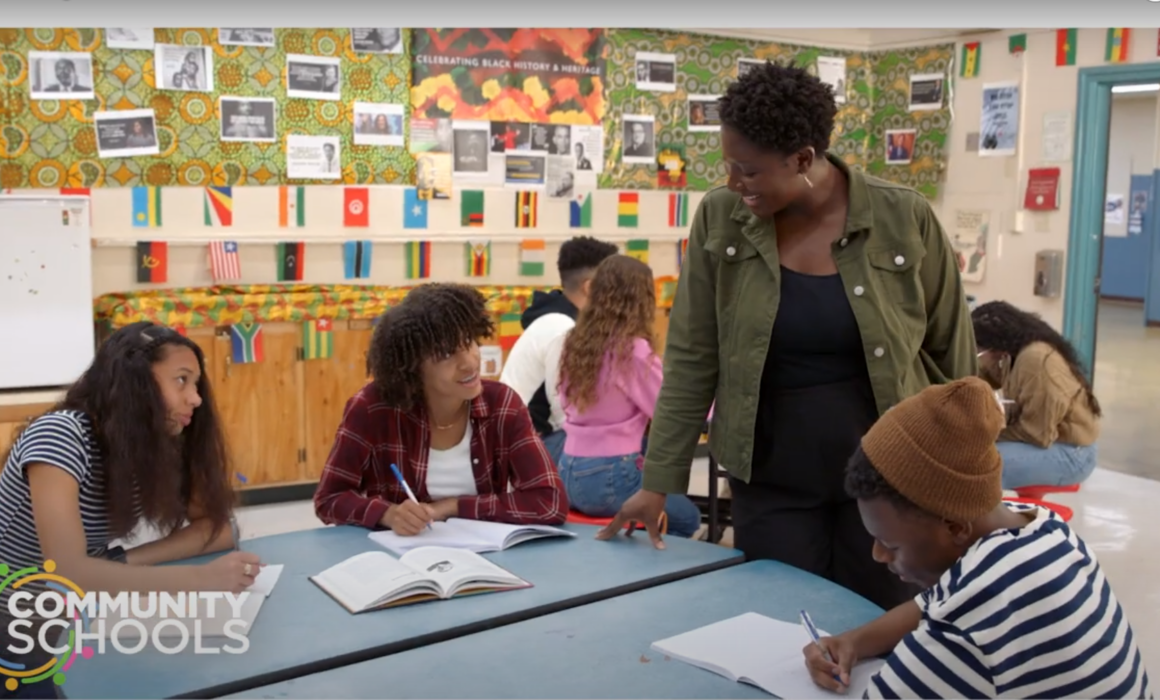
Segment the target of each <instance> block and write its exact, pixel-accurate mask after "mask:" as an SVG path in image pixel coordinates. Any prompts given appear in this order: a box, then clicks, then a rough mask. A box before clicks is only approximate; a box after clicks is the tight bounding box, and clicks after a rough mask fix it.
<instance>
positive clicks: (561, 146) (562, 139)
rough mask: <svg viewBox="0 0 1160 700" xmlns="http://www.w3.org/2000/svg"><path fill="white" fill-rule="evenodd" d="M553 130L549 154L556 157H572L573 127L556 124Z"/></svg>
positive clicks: (549, 143)
mask: <svg viewBox="0 0 1160 700" xmlns="http://www.w3.org/2000/svg"><path fill="white" fill-rule="evenodd" d="M551 129H552V132H551V138H550V140H549V141H548V153H550V154H552V155H554V156H570V155H572V127H571V126H569V125H567V124H556V125H554V126H552V127H551Z"/></svg>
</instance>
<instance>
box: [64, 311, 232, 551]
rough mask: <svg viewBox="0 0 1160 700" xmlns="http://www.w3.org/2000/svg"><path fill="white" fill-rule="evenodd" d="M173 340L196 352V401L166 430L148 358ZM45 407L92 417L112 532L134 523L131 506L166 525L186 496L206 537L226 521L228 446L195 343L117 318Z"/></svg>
mask: <svg viewBox="0 0 1160 700" xmlns="http://www.w3.org/2000/svg"><path fill="white" fill-rule="evenodd" d="M177 346H180V347H186V348H189V349H190V350H192V351H193V354H194V355H196V356H197V365H198V368H199V369H200V370H201V377H200V379H198V382H197V391H198V394H199V395H200V396H201V405H200V406H198V407H197V408H196V409H195V410H194V411H193V417H192V420H191V421H190V424H189V425H188V426H186V428H185V429H184V430H182V432H181V435H180V436H177V437H174V436H173V435H171V434H170V432H169V424H168V420H169V418H168V416H169V411H168V409H167V408H166V406H165V401H164V399H163V398H162V395H161V389H160V387H158V386H157V380H156V379H155V378H154V376H153V365H154V364H155V363H157V362H160V361H162V360H164V359H165V357H166V356H167V354H168V353H169V352H170V351H171V350H172V348H174V347H177ZM53 411H79V412H82V413H84V414H86V415H88V417H89V418H90V419H91V420H92V422H93V428H94V432H95V434H96V439H97V445H98V446H99V448H100V450H101V462H102V464H103V468H104V470H105V475H106V478H105V497H106V504H107V513H108V518H109V526H110V530H111V532H112V534H113V536H114V537H117V538H120V537H125V536H126V535H128V534H129V533H131V532H132V531H133V530H134V528H136V526H137V525H138V519H137V518H138V515H137V509H138V508H140V511H141V518H143V519H144V520H145V521H147V522H149V523H150V524H152V525H153V526H155V527H157V528H158V529H159V530H161V532H163V533H170V532H173V531H174V530H176V529H177V528H179V527H181V526H182V524H183V523H184V521H185V519H186V517H187V515H188V512H189V507H190V505H191V502H192V501H193V499H197V505H198V506H199V507H200V509H201V510H202V516H203V517H205V518H208V519H209V520H210V521H211V522H212V523H213V531H212V533H211V534H210V536H209V540H207V543H208V542H209V541H212V540H213V539H214V538H216V537H217V536H218V534H220V533H221V532H222V530H223V529H225V528H228V527H229V523H230V515H231V512H232V510H233V505H234V494H233V489H232V486H231V482H230V478H229V475H230V474H231V472H230V465H229V461H230V460H229V454H228V452H227V450H226V445H225V438H224V437H223V434H222V429H221V424H220V421H219V419H218V414H217V409H216V407H215V405H214V400H213V393H212V392H211V390H210V383H209V378H208V377H207V376H206V373H205V356H204V355H203V353H202V351H201V348H200V347H198V345H197V343H194V342H193V341H192V340H190V339H189V338H186V337H185V336H183V335H181V334H180V333H178V332H176V331H174V330H172V329H169V328H166V327H164V326H158V325H155V324H153V323H149V322H148V321H141V322H138V323H133V324H130V325H128V326H125V327H124V328H121V329H120V330H118V331H116V332H115V333H113V334H112V335H111V336H110V337H109V338H108V340H106V341H105V342H104V343H102V344H101V346H100V347H99V348H98V349H97V354H96V358H95V359H94V360H93V364H92V365H90V366H89V368H88V369H87V370H86V371H85V373H84V374H83V375H81V378H80V379H78V380H77V382H76V383H75V384H73V385H72V386H71V387H70V388H69V390H68V391H67V392H66V394H65V396H64V399H63V400H61V401H60V403H58V404H57V405H56V406H54V407H53V408H52V409H51V411H50V412H53Z"/></svg>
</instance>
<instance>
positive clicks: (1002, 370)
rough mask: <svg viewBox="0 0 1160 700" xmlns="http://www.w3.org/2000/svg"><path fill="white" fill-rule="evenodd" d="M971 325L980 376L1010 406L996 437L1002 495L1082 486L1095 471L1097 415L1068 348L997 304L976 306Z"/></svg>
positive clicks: (1033, 321) (1034, 319) (1026, 316)
mask: <svg viewBox="0 0 1160 700" xmlns="http://www.w3.org/2000/svg"><path fill="white" fill-rule="evenodd" d="M971 319H972V321H973V322H974V325H975V340H976V342H977V343H978V346H979V368H980V373H981V375H982V376H983V378H984V379H986V380H987V381H988V382H989V383H990V384H991V385H992V386H993V387H994V388H996V389H1000V390H1002V392H1003V397H1004V398H1006V399H1008V400H1011V401H1014V408H1012V409H1011V410H1010V411H1009V416H1010V420H1009V423H1008V425H1007V428H1006V429H1005V430H1004V431H1003V433H1002V434H1001V435H1000V436H999V454H1001V455H1003V488H1005V489H1017V488H1021V487H1024V486H1039V485H1042V486H1068V485H1072V484H1079V483H1081V482H1083V481H1084V480H1085V479H1087V478H1088V477H1089V476H1091V474H1092V472H1093V471H1095V468H1096V439H1097V438H1099V434H1100V415H1101V412H1100V403H1099V401H1097V400H1096V397H1095V394H1093V393H1092V387H1091V384H1090V383H1088V380H1087V377H1086V376H1085V375H1084V373H1083V370H1081V369H1080V366H1079V359H1078V358H1077V357H1076V354H1075V348H1073V347H1072V346H1071V344H1070V343H1068V342H1067V340H1065V339H1064V337H1063V336H1062V335H1060V334H1059V333H1057V332H1056V331H1055V329H1054V328H1052V327H1051V326H1049V325H1047V322H1045V321H1044V320H1043V319H1041V318H1039V317H1038V316H1036V315H1035V314H1031V313H1027V312H1026V311H1021V310H1019V309H1017V308H1015V307H1014V306H1012V305H1011V304H1008V303H1007V302H1005V301H992V302H989V303H987V304H983V305H982V306H979V307H978V308H976V309H975V310H974V312H972V313H971Z"/></svg>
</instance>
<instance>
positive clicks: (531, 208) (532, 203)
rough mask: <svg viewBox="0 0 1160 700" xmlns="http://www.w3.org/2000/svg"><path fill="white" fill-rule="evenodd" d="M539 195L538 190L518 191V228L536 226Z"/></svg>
mask: <svg viewBox="0 0 1160 700" xmlns="http://www.w3.org/2000/svg"><path fill="white" fill-rule="evenodd" d="M538 204H539V195H538V194H537V193H536V192H527V191H525V192H517V193H516V228H535V227H536V218H537V211H536V209H537V206H538Z"/></svg>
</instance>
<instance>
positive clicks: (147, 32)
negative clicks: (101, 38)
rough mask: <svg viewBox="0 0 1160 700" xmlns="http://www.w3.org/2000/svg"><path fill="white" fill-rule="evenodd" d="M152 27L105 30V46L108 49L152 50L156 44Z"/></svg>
mask: <svg viewBox="0 0 1160 700" xmlns="http://www.w3.org/2000/svg"><path fill="white" fill-rule="evenodd" d="M153 36H154V33H153V27H114V28H110V29H106V30H105V46H108V47H109V48H110V49H148V50H149V51H152V50H153V46H154V45H155V44H156V43H157V42H156V41H155V40H154V38H153Z"/></svg>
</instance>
